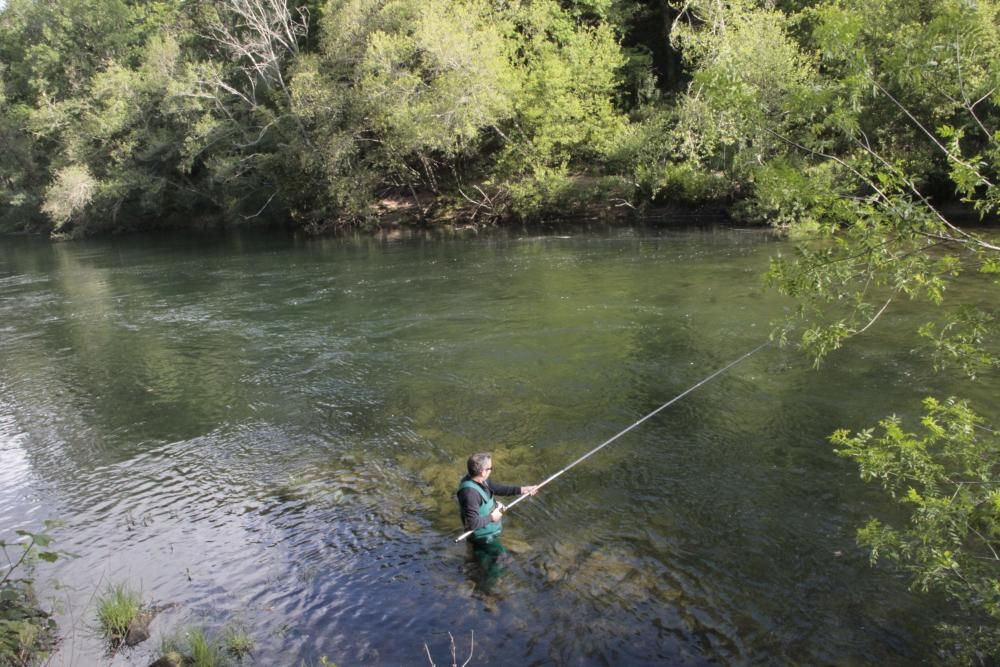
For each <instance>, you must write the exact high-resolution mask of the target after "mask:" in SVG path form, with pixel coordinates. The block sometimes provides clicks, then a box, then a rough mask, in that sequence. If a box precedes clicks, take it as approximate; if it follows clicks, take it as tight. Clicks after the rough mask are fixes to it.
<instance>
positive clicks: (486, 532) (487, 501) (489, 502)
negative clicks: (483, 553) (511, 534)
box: [458, 479, 503, 540]
mask: <svg viewBox="0 0 1000 667" xmlns="http://www.w3.org/2000/svg"><path fill="white" fill-rule="evenodd" d="M462 489H475V490H476V491H478V492H479V495H480V496H482V498H483V504H482V505H480V506H479V516H489V515H490V514H491V513H492V512H493V508H494V507H496V505H497V501H496V500H494V499H493V496H489V495H486V491H484V490H483V487H481V486H479V485H478V484H476V483H475V482H473V481H472V480H471V479H467V480H465V481H464V482H462V484H461V486H459V487H458V490H459V491H461V490H462ZM501 530H503V526H502V525H501V523H500V522H499V521H494V522H491V523H488V524H486V525H485V526H483V527H482V528H476V529H475V530H474V531H472V536H473V537H474V538H476V539H477V540H489V539H492V538H494V537H496V536H497V535H499V534H500V531H501Z"/></svg>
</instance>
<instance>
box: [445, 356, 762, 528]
mask: <svg viewBox="0 0 1000 667" xmlns="http://www.w3.org/2000/svg"><path fill="white" fill-rule="evenodd" d="M768 345H770V341H767V342H764V343H761V344H760V345H758V346H757V347H755V348H754V349H752V350H750V351H749V352H747V353H746V354H744V355H743V356H742V357H740V358H739V359H736V360H735V361H731V362H729V363H728V364H726V365H725V366H723V367H722V368H720V369H719V370H717V371H715V372H714V373H712V374H711V375H709V376H708V377H706V378H705V379H704V380H702V381H701V382H699V383H698V384H695V385H692V386H691V387H688V388H687V389H685V390H684V391H682V392H681V393H679V394H677V395H676V396H674V397H673V398H671V399H670V400H669V401H667V402H666V403H664V404H663V405H661V406H660V407H658V408H656V409H655V410H653V411H652V412H650V413H649V414H648V415H646V416H645V417H643V418H642V419H640V420H639V421H637V422H635V423H634V424H632V425H631V426H629V427H628V428H626V429H625V430H623V431H620V432H619V433H617V434H615V435H613V436H611V437H610V438H608V439H607V440H605V441H604V442H602V443H601V444H599V445H598V446H597V447H594V448H593V449H592V450H590V451H589V452H587V453H586V454H584V455H583V456H581V457H580V458H578V459H577V460H575V461H573V462H572V463H570V464H569V465H568V466H566V467H565V468H563V469H562V470H560V471H559V472H557V473H556V474H554V475H551V476H550V477H548V478H546V479H545V481H544V482H541V483H540V484H538V486H536V487H535V493H538V491H539V490H540V489H541V488H542V487H543V486H545V485H546V484H548V483H549V482H551V481H552V480H554V479H555V478H556V477H559V476H560V475H562V474H563V473H564V472H566V471H567V470H569V469H570V468H572V467H573V466H575V465H577V464H578V463H582V462H583V461H585V460H587V459H588V458H590V457H591V456H593V455H594V454H596V453H597V452H599V451H601V450H602V449H604V448H605V447H607V446H608V445H610V444H611V443H612V442H614V441H615V440H617V439H618V438H620V437H622V436H623V435H625V434H626V433H628V432H629V431H631V430H632V429H634V428H635V427H637V426H639V424H641V423H643V422H644V421H646V420H647V419H649V418H651V417H653V416H655V415H656V414H658V413H659V412H660V411H661V410H665V409H666V408H669V407H670V406H671V405H673V404H674V403H676V402H677V401H679V400H681V399H682V398H684V397H685V396H687V395H688V394H690V393H691V392H692V391H694V390H695V389H697V388H698V387H700V386H701V385H703V384H705V383H706V382H708V381H709V380H713V379H715V378H716V377H718V376H719V375H722V374H723V373H725V372H726V371H728V370H729V369H730V368H732V367H733V366H735V365H736V364H738V363H740V362H741V361H743V360H744V359H746V358H747V357H750V356H751V355H753V354H755V353H756V352H758V351H759V350H760V349H761V348H764V347H767V346H768ZM531 495H533V494H530V493H525V494H523V495H520V496H518V497H517V498H516V499H515V500H514V501H513V502H511V504H510V505H507V506H506V507H504V506H503V505H501V510H500V511H501V512H502V513H506V512H507V511H508V510H510V508H511V507H513V506H514V505H516V504H518V503H519V502H521V501H522V500H524V499H525V498H527V497H529V496H531ZM472 533H473V531H471V530H467V531H465V532H464V533H462V534H461V535H459V536H458V537H456V538H455V541H456V542H461V541H462V540H464V539H466V538H467V537H469V536H470V535H472Z"/></svg>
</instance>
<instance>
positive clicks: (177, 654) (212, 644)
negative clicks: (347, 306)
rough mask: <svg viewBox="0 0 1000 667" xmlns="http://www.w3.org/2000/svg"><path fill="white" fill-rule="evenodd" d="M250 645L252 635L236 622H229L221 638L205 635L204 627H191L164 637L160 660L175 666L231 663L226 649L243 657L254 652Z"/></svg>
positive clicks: (207, 666)
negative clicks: (174, 634)
mask: <svg viewBox="0 0 1000 667" xmlns="http://www.w3.org/2000/svg"><path fill="white" fill-rule="evenodd" d="M253 646H254V641H253V639H252V638H251V637H250V636H249V635H248V634H247V633H246V631H245V629H243V628H241V627H239V626H235V625H233V626H228V627H227V628H226V629H225V630H224V631H223V634H222V636H221V638H220V637H213V636H210V635H208V634H207V633H206V632H205V630H204V629H203V628H200V627H194V628H188V629H187V630H185V631H184V632H183V633H181V634H179V635H176V636H173V637H165V638H164V640H163V645H162V646H161V648H160V654H161V658H160V661H161V662H163V663H165V664H170V665H178V667H180V666H181V665H194V666H195V667H225V666H226V665H229V664H231V662H230V660H229V658H228V657H227V656H226V653H227V652H228V653H229V654H230V655H232V656H233V657H234V658H236V660H238V661H242V660H243V658H245V657H246V656H248V655H249V654H251V653H252V652H253Z"/></svg>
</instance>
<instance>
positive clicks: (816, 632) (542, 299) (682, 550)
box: [0, 229, 995, 665]
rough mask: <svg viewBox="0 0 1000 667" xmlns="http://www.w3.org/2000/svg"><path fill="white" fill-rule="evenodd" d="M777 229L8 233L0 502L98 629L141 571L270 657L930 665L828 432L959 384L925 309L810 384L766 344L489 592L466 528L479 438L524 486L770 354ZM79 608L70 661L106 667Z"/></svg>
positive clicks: (611, 470) (187, 609) (922, 619)
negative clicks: (943, 360)
mask: <svg viewBox="0 0 1000 667" xmlns="http://www.w3.org/2000/svg"><path fill="white" fill-rule="evenodd" d="M779 244H780V242H779V241H776V240H775V239H774V238H772V237H770V236H767V235H763V234H754V233H747V232H742V231H738V230H721V229H703V230H688V231H684V232H664V231H651V230H642V229H636V230H618V231H611V232H609V231H602V232H589V233H579V232H577V231H573V230H564V233H560V234H559V235H557V236H553V235H539V234H536V233H534V232H532V233H519V232H506V233H498V234H495V235H482V236H471V237H469V236H466V237H461V238H424V237H418V238H411V239H405V240H396V241H390V240H384V239H383V240H379V239H371V238H368V237H365V238H361V237H356V238H351V237H349V238H340V239H319V240H306V239H292V240H289V239H280V238H275V237H263V236H261V237H252V236H246V237H231V238H220V239H216V240H214V241H211V242H208V241H203V242H199V243H195V242H191V241H185V242H176V243H175V242H170V241H164V240H157V241H156V242H155V243H150V242H145V241H143V240H138V239H133V240H116V241H113V242H92V243H86V244H65V245H60V246H49V245H38V244H32V243H30V242H27V241H24V242H22V241H16V242H14V243H13V245H12V244H5V245H4V246H2V251H0V287H2V289H3V291H2V292H0V322H3V324H0V327H2V332H3V338H2V339H0V408H2V409H0V451H2V453H3V460H4V466H3V468H2V469H0V481H3V482H4V484H3V485H2V489H0V518H3V519H4V525H6V526H11V527H12V529H13V528H19V527H29V526H31V525H32V523H33V522H37V521H39V520H40V519H41V518H43V517H47V516H61V517H63V518H64V519H66V521H67V526H66V528H65V529H64V530H63V533H62V534H61V535H60V536H59V539H60V540H62V542H61V544H63V545H64V547H65V548H66V549H67V550H69V551H75V552H78V553H80V554H81V557H80V558H78V559H75V560H72V561H67V562H66V563H60V564H59V569H58V576H59V579H60V581H62V582H65V583H66V584H67V587H66V588H65V589H63V591H62V592H61V593H60V594H61V595H63V596H64V600H63V602H64V606H65V607H66V608H67V609H70V610H72V612H73V613H74V614H76V615H77V616H79V615H80V614H85V613H86V612H83V611H81V610H82V609H83V608H84V607H85V606H86V604H87V600H88V599H89V598H91V597H92V596H93V594H94V591H95V590H97V589H99V588H100V586H101V585H103V584H104V583H106V582H109V581H118V580H121V579H128V580H131V581H134V582H138V583H141V586H142V588H143V591H144V594H145V595H146V596H147V597H150V598H153V599H155V600H156V601H158V602H160V603H172V604H174V603H175V606H171V607H170V608H169V609H168V610H167V611H164V612H163V613H162V614H161V615H160V616H158V617H157V621H156V623H155V624H154V625H155V626H156V627H154V630H155V631H156V632H157V633H160V634H162V633H163V632H167V631H169V630H171V629H174V628H177V627H182V626H184V625H185V624H190V623H193V622H201V623H206V624H208V625H209V626H213V625H214V626H215V627H218V626H219V625H221V621H220V620H218V619H224V618H227V617H238V618H239V619H240V620H241V621H242V622H243V623H244V624H245V625H246V626H247V628H248V629H249V630H250V632H251V633H252V634H253V635H254V636H255V638H257V640H258V641H257V644H258V653H257V655H256V656H255V658H256V660H257V661H258V662H259V664H298V662H299V661H300V660H306V661H315V660H318V658H319V656H321V655H328V656H329V657H330V659H331V660H333V661H334V662H337V663H339V664H370V665H380V664H384V665H394V664H415V663H417V662H420V661H421V660H422V659H423V658H422V655H423V642H425V641H426V642H428V644H429V646H430V648H431V650H432V652H433V653H434V654H435V655H446V654H447V649H448V633H449V632H451V633H453V634H454V635H455V637H456V638H457V639H458V640H459V644H460V646H461V645H462V643H463V641H462V638H465V637H468V635H469V632H470V631H472V630H474V631H475V633H476V653H475V655H476V664H497V665H506V664H525V665H532V664H574V665H578V664H579V665H618V664H628V665H660V664H684V665H708V664H747V663H752V664H796V663H799V664H838V665H849V664H872V663H873V662H877V663H884V664H900V665H901V664H912V663H913V662H920V661H926V660H929V659H930V658H931V657H932V655H933V654H932V648H931V644H930V643H929V641H930V639H929V638H928V637H927V636H926V633H925V632H924V631H925V629H926V628H927V627H929V626H930V625H932V624H933V623H934V622H936V620H937V619H938V617H939V615H940V613H941V609H940V608H939V607H937V606H935V603H934V601H933V600H928V599H927V598H924V597H919V596H916V595H914V594H911V593H909V592H908V591H907V590H906V586H905V582H903V581H900V580H898V579H896V578H894V577H892V576H890V575H889V574H888V573H887V572H883V571H881V570H878V569H872V568H870V567H869V566H868V561H867V556H866V555H865V554H864V553H863V552H861V550H859V549H858V548H857V547H856V546H855V545H854V531H855V530H856V528H857V527H858V526H859V525H860V524H861V523H862V522H863V521H864V520H865V519H866V518H867V517H868V516H869V515H871V514H879V515H883V514H885V513H886V512H891V511H892V510H891V508H888V507H887V506H886V505H885V503H884V501H883V500H882V499H881V498H880V496H879V494H878V493H877V492H876V490H874V489H871V488H868V487H867V486H866V485H863V484H862V483H861V482H860V481H859V480H857V473H856V471H855V470H854V469H853V467H852V466H851V465H850V464H849V463H847V462H845V461H842V460H839V459H837V458H836V456H835V455H834V453H833V452H832V451H831V448H830V447H829V445H828V444H827V443H826V440H825V438H826V436H827V435H828V434H829V433H830V432H831V431H832V430H833V429H834V428H836V427H839V426H855V427H858V426H862V425H868V424H870V423H872V422H873V421H875V420H877V419H878V418H880V417H882V416H884V415H885V414H888V413H889V412H892V411H894V410H897V409H898V408H897V407H896V406H897V405H900V404H903V405H907V404H912V403H913V401H916V400H918V399H919V398H920V396H922V395H923V393H924V392H937V391H941V392H947V391H948V390H949V389H950V388H952V387H951V386H950V385H948V384H947V381H946V380H943V379H941V378H936V377H927V376H924V375H920V374H919V372H918V368H919V367H920V366H919V364H918V363H917V360H916V359H914V358H913V357H912V356H908V352H905V351H908V350H909V349H912V347H913V341H911V340H909V339H907V338H905V336H904V335H903V334H900V333H899V331H902V330H904V329H905V330H912V329H913V328H915V327H912V326H909V323H904V325H901V326H899V327H895V328H894V329H893V330H892V331H891V332H886V333H883V334H879V336H876V337H873V338H871V339H870V341H868V342H866V344H865V345H864V346H859V347H857V348H854V349H853V350H852V349H849V350H845V351H844V352H843V353H842V354H841V355H840V356H839V357H838V358H837V361H836V363H835V364H831V365H830V366H829V367H827V368H826V369H824V370H823V371H822V372H819V373H817V372H815V371H812V370H811V369H809V368H807V367H806V365H805V364H804V363H803V362H802V361H801V360H800V359H798V358H797V357H795V356H794V355H793V354H792V353H790V352H786V351H782V350H778V349H775V348H766V349H764V350H762V351H761V352H760V353H758V354H757V355H755V356H754V357H753V358H751V359H749V360H747V361H745V362H744V363H742V364H741V365H740V366H738V367H736V368H734V369H733V371H732V372H730V373H728V374H727V375H726V376H723V377H720V378H718V379H717V380H714V381H713V382H712V383H710V384H708V385H706V386H704V387H701V388H699V389H698V390H697V391H695V392H693V393H692V394H690V395H689V396H688V397H686V398H685V399H684V400H683V401H681V402H679V403H677V404H676V405H674V406H672V407H671V408H669V409H668V410H667V411H665V412H664V413H662V414H661V415H659V416H658V417H657V418H655V419H654V420H651V421H649V422H647V423H646V424H644V425H643V426H642V427H641V428H639V429H637V430H636V431H634V432H632V433H630V434H628V435H627V436H626V437H623V438H622V439H621V440H620V441H618V442H616V443H615V444H614V445H613V446H612V447H609V448H607V449H606V450H603V451H602V452H601V453H600V454H598V455H597V456H595V457H594V458H593V459H591V460H588V461H587V462H586V463H585V464H582V465H581V466H579V467H578V468H575V469H574V470H573V471H572V472H571V473H570V474H568V475H566V476H564V477H561V478H560V479H559V480H557V481H556V482H554V483H553V484H552V485H551V486H550V487H548V488H547V489H545V490H544V491H543V492H542V494H540V495H539V496H538V497H537V498H533V499H531V500H529V501H526V502H523V503H521V504H519V505H518V507H517V508H515V511H514V512H512V514H511V516H510V517H508V519H507V527H506V529H505V533H504V537H503V540H504V545H505V547H506V548H507V549H508V550H509V551H510V557H511V560H510V562H509V563H505V564H504V567H503V571H502V573H497V572H493V573H492V574H499V576H495V577H492V578H489V580H488V581H487V580H484V578H483V576H482V575H483V571H482V569H481V566H480V565H479V563H478V562H477V561H476V558H475V554H470V552H469V551H468V547H467V546H466V545H464V544H462V545H458V544H454V543H453V542H452V539H453V537H454V536H456V535H457V533H458V532H459V525H458V524H459V522H458V508H457V503H456V502H455V499H454V493H455V490H456V487H457V484H458V480H459V479H460V477H461V476H462V474H463V473H464V462H465V459H466V457H467V456H468V455H469V454H470V453H472V452H474V451H482V450H488V451H492V452H493V453H494V461H495V465H496V469H497V470H496V472H495V474H494V475H495V477H496V479H498V480H500V481H504V482H510V483H514V484H525V483H533V482H537V481H539V480H541V479H543V478H544V477H546V476H547V475H549V474H551V473H553V472H555V471H557V470H559V469H561V468H562V467H563V466H565V465H566V464H567V463H569V462H570V461H572V460H573V459H575V458H576V457H577V456H579V455H580V454H582V453H584V452H585V451H587V450H589V449H590V448H592V447H594V446H595V445H597V444H599V443H600V442H602V441H603V440H605V439H606V438H608V437H610V436H611V435H613V434H615V433H617V432H618V431H620V430H621V429H622V428H624V427H625V426H627V425H629V424H630V423H632V422H634V421H635V420H636V419H638V418H639V417H641V416H642V415H644V414H645V413H646V412H648V411H649V410H652V409H653V408H655V407H657V406H659V405H661V404H662V403H663V402H665V401H666V400H668V399H670V398H671V397H673V396H675V395H676V394H678V393H680V392H681V391H684V390H685V389H687V388H688V387H690V386H691V385H693V384H694V383H696V382H698V381H699V380H701V379H702V378H704V377H705V376H707V375H708V374H710V373H711V372H713V371H714V370H716V369H717V368H720V367H721V366H723V365H725V364H726V363H728V362H729V361H732V360H733V359H735V358H736V357H738V356H739V355H740V354H742V353H743V352H746V351H748V350H749V349H752V348H753V347H754V346H756V345H757V344H758V343H759V342H761V341H762V340H764V339H765V338H766V336H767V331H768V330H769V323H770V322H771V321H773V320H774V319H776V318H778V317H780V316H781V315H782V314H783V313H784V312H785V308H786V307H787V306H788V304H787V303H785V302H783V301H782V300H780V299H779V298H777V297H776V296H775V295H773V294H771V293H769V292H767V291H766V290H765V289H764V288H763V287H762V286H761V283H760V281H759V275H760V273H761V272H762V271H763V270H764V268H765V266H766V262H767V256H768V254H769V253H770V252H772V251H773V250H774V249H775V248H776V247H780V245H779ZM914 316H915V317H916V316H919V313H916V314H914ZM915 377H916V378H918V380H919V381H916V382H915V381H914V378H915ZM990 389H995V387H994V386H990V387H986V388H985V389H984V390H983V392H982V395H983V396H989V395H990V393H989V390H990ZM2 537H3V535H0V538H2ZM486 574H487V577H489V576H490V573H489V568H488V567H487V571H486ZM62 620H63V621H64V622H65V623H66V624H67V627H71V626H72V627H73V629H72V630H70V631H69V632H68V633H67V640H66V642H65V646H64V649H63V651H62V653H61V655H60V656H57V659H56V661H54V663H53V664H76V663H75V662H74V660H75V661H77V662H79V661H82V662H81V664H83V663H85V662H87V661H88V660H91V659H92V658H94V656H97V655H99V651H100V647H99V641H97V640H95V639H93V638H92V637H90V636H89V635H88V634H87V632H86V631H85V628H82V627H78V625H79V624H76V625H74V624H73V622H72V621H71V620H69V619H62ZM158 636H159V635H154V638H153V640H151V641H150V642H148V643H149V645H150V646H149V647H139V648H138V649H136V652H135V653H133V654H131V655H130V656H121V657H120V658H117V659H116V663H115V664H123V665H124V664H140V663H142V660H143V658H144V657H150V654H151V652H152V650H153V648H151V647H152V646H153V645H154V644H155V643H156V641H157V638H158ZM144 651H145V653H144ZM460 651H461V649H460Z"/></svg>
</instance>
